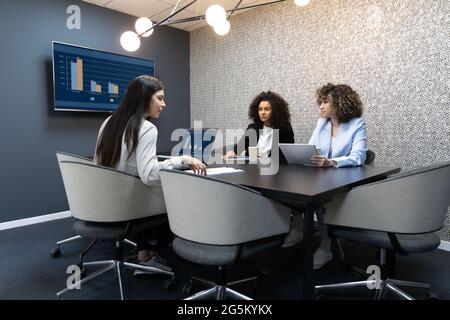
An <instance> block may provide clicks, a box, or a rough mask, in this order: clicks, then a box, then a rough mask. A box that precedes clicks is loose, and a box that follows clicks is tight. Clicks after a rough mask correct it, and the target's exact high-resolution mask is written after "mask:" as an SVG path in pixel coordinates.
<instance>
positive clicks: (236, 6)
mask: <svg viewBox="0 0 450 320" xmlns="http://www.w3.org/2000/svg"><path fill="white" fill-rule="evenodd" d="M241 2H242V0H239V2H238V3H237V4H236V5H235V6H234V9H233V10H231V12H230V14H229V15H228V20H229V19H230V18H231V15H232V14H233V12H234V11H236V9H237V8H238V7H239V6H240V4H241Z"/></svg>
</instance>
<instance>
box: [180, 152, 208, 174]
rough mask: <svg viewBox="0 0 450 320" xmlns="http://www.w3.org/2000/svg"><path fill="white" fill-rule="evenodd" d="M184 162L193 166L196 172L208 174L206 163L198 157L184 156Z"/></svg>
mask: <svg viewBox="0 0 450 320" xmlns="http://www.w3.org/2000/svg"><path fill="white" fill-rule="evenodd" d="M182 160H183V164H187V165H189V166H190V167H191V169H192V171H194V173H195V174H200V175H203V176H206V165H205V164H204V163H203V162H201V161H200V160H198V159H195V158H193V157H191V156H183V159H182Z"/></svg>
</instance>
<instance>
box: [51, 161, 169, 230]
mask: <svg viewBox="0 0 450 320" xmlns="http://www.w3.org/2000/svg"><path fill="white" fill-rule="evenodd" d="M59 167H60V170H61V175H62V177H63V182H64V188H65V190H66V195H67V200H68V201H69V207H70V212H71V214H72V216H73V217H75V218H77V219H79V220H84V221H92V222H119V221H129V220H134V219H139V218H144V217H149V216H153V215H157V214H162V213H165V212H166V208H165V203H164V197H163V193H162V189H161V186H160V185H158V184H155V185H154V186H147V185H145V184H143V183H142V181H141V180H140V179H139V178H138V177H135V176H133V175H129V174H127V173H124V172H121V171H117V170H114V169H111V168H107V167H102V166H98V165H95V164H92V163H82V162H73V161H61V162H60V163H59Z"/></svg>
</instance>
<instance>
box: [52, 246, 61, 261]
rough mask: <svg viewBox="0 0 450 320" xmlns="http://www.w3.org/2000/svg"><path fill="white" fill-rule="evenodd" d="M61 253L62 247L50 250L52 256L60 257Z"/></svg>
mask: <svg viewBox="0 0 450 320" xmlns="http://www.w3.org/2000/svg"><path fill="white" fill-rule="evenodd" d="M60 255H61V249H60V248H58V247H57V248H55V249H53V250H52V251H50V256H51V257H52V258H58V257H59V256H60Z"/></svg>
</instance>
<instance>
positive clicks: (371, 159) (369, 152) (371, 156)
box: [364, 150, 375, 165]
mask: <svg viewBox="0 0 450 320" xmlns="http://www.w3.org/2000/svg"><path fill="white" fill-rule="evenodd" d="M374 161H375V152H373V151H372V150H367V151H366V162H364V164H365V165H372V164H373V162H374Z"/></svg>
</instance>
